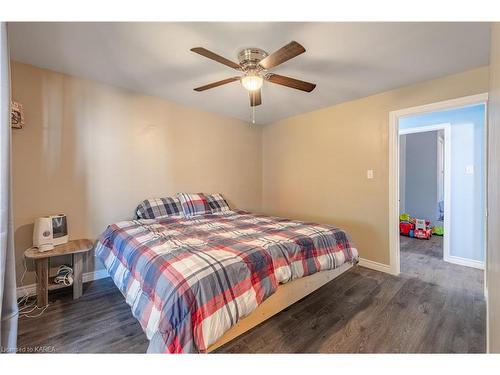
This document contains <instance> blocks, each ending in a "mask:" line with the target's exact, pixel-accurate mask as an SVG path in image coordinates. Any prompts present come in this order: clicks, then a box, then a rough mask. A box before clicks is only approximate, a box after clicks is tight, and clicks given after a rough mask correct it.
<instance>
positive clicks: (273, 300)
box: [208, 263, 353, 353]
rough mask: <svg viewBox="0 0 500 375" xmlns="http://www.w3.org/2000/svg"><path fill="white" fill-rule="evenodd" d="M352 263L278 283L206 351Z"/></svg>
mask: <svg viewBox="0 0 500 375" xmlns="http://www.w3.org/2000/svg"><path fill="white" fill-rule="evenodd" d="M352 267H353V265H352V264H351V263H344V264H343V265H341V266H340V267H338V268H335V269H333V270H329V271H322V272H317V273H315V274H313V275H310V276H306V277H302V278H300V279H296V280H294V281H291V282H289V283H287V284H283V285H280V286H279V287H278V289H277V290H276V292H275V293H274V294H273V295H272V296H270V297H269V298H268V299H266V300H265V301H264V302H262V304H260V305H259V306H258V307H257V308H256V309H255V310H254V312H252V313H251V314H250V315H248V316H247V317H246V318H243V319H241V320H240V321H239V322H238V323H236V325H235V326H233V327H232V328H231V329H230V330H229V331H227V332H226V333H225V334H224V336H222V337H221V338H220V339H219V340H217V341H216V342H215V343H214V344H212V345H210V346H209V347H208V352H209V353H210V352H212V351H214V350H215V349H217V348H219V347H221V346H222V345H224V344H226V343H228V342H229V341H231V340H233V339H235V338H236V337H238V336H240V335H242V334H243V333H245V332H246V331H248V330H250V329H252V328H253V327H255V326H257V325H259V324H260V323H262V322H263V321H265V320H267V319H269V318H270V317H272V316H273V315H276V314H277V313H279V312H280V311H282V310H284V309H286V308H287V307H288V306H290V305H292V304H294V303H295V302H297V301H299V300H300V299H302V298H304V297H305V296H307V295H309V294H311V293H312V292H314V291H315V290H317V289H319V288H321V287H322V286H323V285H325V284H326V283H328V282H330V281H332V280H333V279H335V278H336V277H338V276H340V275H341V274H343V273H344V272H346V271H347V270H349V269H350V268H352Z"/></svg>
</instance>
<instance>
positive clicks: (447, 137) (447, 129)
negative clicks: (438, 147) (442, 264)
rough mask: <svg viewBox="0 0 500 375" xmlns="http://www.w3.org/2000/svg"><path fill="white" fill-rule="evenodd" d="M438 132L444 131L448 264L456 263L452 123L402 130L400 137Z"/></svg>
mask: <svg viewBox="0 0 500 375" xmlns="http://www.w3.org/2000/svg"><path fill="white" fill-rule="evenodd" d="M438 130H444V220H443V228H444V233H446V235H445V236H443V260H445V261H446V262H451V263H454V262H453V261H452V259H450V238H451V225H450V218H451V124H450V123H443V124H435V125H426V126H419V127H414V128H405V129H400V130H399V135H407V134H415V133H425V132H432V131H438ZM398 138H399V137H398ZM398 173H399V172H398ZM398 176H399V175H398ZM398 179H399V177H398ZM398 201H399V198H398ZM398 212H399V208H398ZM433 221H434V220H433ZM398 241H399V240H398Z"/></svg>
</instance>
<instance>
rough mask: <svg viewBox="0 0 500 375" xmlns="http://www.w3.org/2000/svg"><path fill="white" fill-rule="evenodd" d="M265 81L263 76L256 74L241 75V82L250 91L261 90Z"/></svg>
mask: <svg viewBox="0 0 500 375" xmlns="http://www.w3.org/2000/svg"><path fill="white" fill-rule="evenodd" d="M263 83H264V80H263V79H262V77H261V76H259V75H256V74H249V75H246V76H244V77H241V84H242V85H243V87H244V88H245V89H247V90H248V91H256V90H260V88H261V87H262V84H263Z"/></svg>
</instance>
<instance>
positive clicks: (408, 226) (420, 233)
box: [399, 213, 433, 240]
mask: <svg viewBox="0 0 500 375" xmlns="http://www.w3.org/2000/svg"><path fill="white" fill-rule="evenodd" d="M399 220H400V222H399V233H400V234H401V235H403V236H408V237H411V238H418V239H421V240H428V239H429V238H430V237H431V236H432V230H433V229H431V228H430V221H429V220H424V219H417V218H414V217H410V215H409V214H407V213H402V214H401V215H399Z"/></svg>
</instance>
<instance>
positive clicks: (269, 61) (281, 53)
mask: <svg viewBox="0 0 500 375" xmlns="http://www.w3.org/2000/svg"><path fill="white" fill-rule="evenodd" d="M304 52H306V49H305V48H304V47H302V46H301V45H300V44H299V43H297V42H295V41H293V42H290V43H288V44H287V45H286V46H284V47H281V48H280V49H279V50H277V51H276V52H273V53H271V54H270V55H269V56H267V57H265V58H263V59H262V60H261V61H260V62H259V65H260V66H262V67H263V68H264V69H271V68H274V67H275V66H277V65H279V64H282V63H284V62H285V61H288V60H290V59H293V58H294V57H295V56H298V55H300V54H301V53H304Z"/></svg>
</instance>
